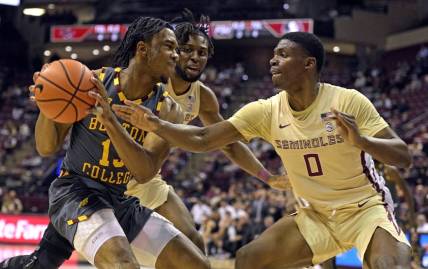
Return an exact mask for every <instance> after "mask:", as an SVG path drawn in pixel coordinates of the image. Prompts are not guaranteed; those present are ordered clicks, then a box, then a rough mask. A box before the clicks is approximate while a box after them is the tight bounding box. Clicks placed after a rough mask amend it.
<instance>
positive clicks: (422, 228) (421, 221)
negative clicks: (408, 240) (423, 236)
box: [416, 214, 428, 233]
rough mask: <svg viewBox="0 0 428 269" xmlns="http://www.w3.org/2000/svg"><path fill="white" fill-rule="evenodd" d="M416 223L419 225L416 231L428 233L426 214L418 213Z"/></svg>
mask: <svg viewBox="0 0 428 269" xmlns="http://www.w3.org/2000/svg"><path fill="white" fill-rule="evenodd" d="M416 224H417V226H418V227H417V229H416V232H418V233H428V222H427V219H426V217H425V214H418V216H417V217H416Z"/></svg>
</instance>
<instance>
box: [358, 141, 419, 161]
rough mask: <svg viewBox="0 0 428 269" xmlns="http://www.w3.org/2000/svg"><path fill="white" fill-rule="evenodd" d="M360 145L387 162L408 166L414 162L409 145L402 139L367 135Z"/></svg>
mask: <svg viewBox="0 0 428 269" xmlns="http://www.w3.org/2000/svg"><path fill="white" fill-rule="evenodd" d="M359 147H360V148H361V149H362V150H363V151H365V152H367V153H368V154H370V155H371V156H373V158H375V159H376V160H378V161H380V162H382V163H385V164H389V165H393V166H396V167H400V168H407V167H409V166H410V165H411V163H412V158H411V156H410V153H409V150H408V148H407V145H406V144H405V143H404V142H403V141H402V140H401V139H397V138H392V139H384V138H376V137H367V136H365V137H364V139H363V141H362V143H361V145H360V146H359Z"/></svg>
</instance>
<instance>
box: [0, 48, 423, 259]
mask: <svg viewBox="0 0 428 269" xmlns="http://www.w3.org/2000/svg"><path fill="white" fill-rule="evenodd" d="M347 72H348V73H347V75H340V74H338V72H337V70H336V71H334V72H333V71H331V70H329V69H328V66H327V69H326V71H325V72H324V75H323V76H322V81H325V82H333V83H337V82H340V85H341V86H344V87H348V88H355V89H357V90H359V91H361V92H362V93H364V94H365V95H366V96H367V97H368V98H370V100H371V101H372V102H373V103H374V105H375V106H376V108H377V109H378V111H379V112H380V113H381V114H382V116H383V117H384V118H385V119H386V120H387V121H388V122H389V124H390V125H391V126H392V127H393V128H394V129H395V130H396V131H397V132H398V134H399V135H400V136H401V137H402V138H403V139H404V140H405V141H406V142H407V143H408V145H409V149H410V150H411V152H412V155H413V167H412V168H411V169H408V170H406V171H401V173H402V176H403V177H404V178H405V179H406V180H407V182H408V183H409V185H410V188H411V192H412V193H413V195H414V196H413V198H414V202H415V205H416V211H417V218H416V221H417V225H418V227H417V229H418V232H424V233H425V232H428V222H427V214H428V182H427V180H428V171H427V167H428V158H427V156H428V130H427V128H428V110H426V109H425V108H426V107H427V105H428V49H427V48H425V47H423V48H422V49H421V50H420V51H419V53H418V55H417V57H416V59H414V60H413V61H410V62H400V63H398V64H396V65H395V66H394V67H392V68H389V69H387V68H381V67H379V68H371V69H368V70H347ZM0 73H1V71H0ZM348 74H349V75H348ZM201 79H202V80H203V81H204V83H206V84H207V85H208V86H210V87H211V88H212V89H213V90H214V92H215V93H216V95H217V97H218V99H219V103H220V106H221V112H222V114H223V115H224V116H225V117H228V116H230V115H231V114H232V113H233V112H234V111H236V110H237V109H238V108H239V107H241V106H242V105H243V104H245V103H248V102H250V101H253V100H256V99H257V98H264V97H268V96H271V95H273V94H274V93H275V90H274V88H273V85H272V83H271V80H270V77H265V78H261V79H256V80H255V79H251V78H249V76H248V75H247V74H246V72H245V69H244V67H243V66H242V65H241V64H236V65H234V66H231V67H229V68H222V69H221V70H220V69H216V68H214V67H208V68H207V70H206V71H205V73H204V75H203V76H202V77H201ZM1 87H2V83H1V75H0V90H1V91H0V95H1V96H0V178H1V180H0V188H1V189H0V195H1V199H0V201H1V205H0V206H1V208H2V213H20V212H26V213H46V212H47V204H48V200H47V188H48V187H49V184H50V182H51V181H52V180H53V179H54V178H55V175H56V171H57V166H58V159H60V158H61V157H62V156H63V154H64V150H62V151H61V152H60V153H59V154H58V155H57V156H54V157H50V158H41V157H40V156H39V155H38V154H37V152H36V151H35V145H34V135H33V130H34V125H35V121H36V118H37V113H38V110H37V108H36V106H35V105H34V104H32V102H31V101H30V100H29V98H28V91H27V88H26V86H25V85H18V84H16V85H15V84H13V85H9V86H8V87H6V88H5V87H3V89H1ZM196 124H200V123H198V122H196ZM249 147H250V148H251V150H252V151H253V152H254V153H255V155H256V157H257V158H259V159H260V160H261V161H262V163H263V164H264V165H265V166H266V167H267V168H268V169H269V170H271V171H272V172H274V173H281V172H283V170H282V169H283V168H282V166H281V161H280V159H279V158H278V157H277V156H276V153H275V152H274V150H273V148H272V147H271V146H270V145H269V144H267V143H265V142H263V141H261V140H255V141H252V142H251V143H250V144H249ZM162 174H163V176H164V177H165V178H166V180H167V181H168V182H169V183H170V184H171V185H173V186H174V187H175V189H176V191H177V193H178V194H179V195H180V196H181V197H182V198H183V200H184V202H185V204H186V205H187V206H188V208H189V210H190V211H191V214H192V215H193V218H194V220H195V222H196V225H197V227H198V229H199V231H200V232H201V234H202V235H203V237H204V239H205V243H206V248H207V250H208V253H209V254H210V255H216V256H220V257H233V256H234V254H235V252H236V250H237V249H238V248H239V247H241V246H242V245H244V244H246V243H248V242H249V241H251V240H253V239H254V238H256V237H257V236H258V235H259V234H260V233H261V232H263V231H264V230H265V229H266V228H267V227H269V226H270V225H272V224H273V223H274V222H275V221H276V220H278V219H279V218H281V217H282V216H284V215H287V214H291V213H293V212H294V211H295V201H294V197H293V195H292V193H288V192H278V191H274V190H271V189H269V188H268V187H267V186H266V185H264V184H263V183H261V182H259V181H258V180H256V179H254V178H251V177H250V176H248V175H247V174H246V173H245V172H243V171H242V170H240V169H239V168H238V167H237V166H236V165H234V164H232V163H231V162H230V161H229V160H228V159H227V158H226V157H225V156H224V155H223V154H222V153H221V152H212V153H208V154H191V153H188V152H185V151H182V150H179V149H175V150H174V151H173V153H172V154H171V155H170V157H169V159H168V160H167V161H166V163H165V164H164V166H163V169H162ZM396 193H397V196H398V197H397V198H398V199H397V200H398V201H396V202H397V208H398V209H399V214H398V217H399V218H400V222H401V223H402V224H403V225H405V224H408V222H409V220H408V219H406V218H408V214H407V213H406V210H407V205H405V203H404V200H405V199H404V197H403V195H404V194H403V191H402V190H400V189H398V190H397V191H396Z"/></svg>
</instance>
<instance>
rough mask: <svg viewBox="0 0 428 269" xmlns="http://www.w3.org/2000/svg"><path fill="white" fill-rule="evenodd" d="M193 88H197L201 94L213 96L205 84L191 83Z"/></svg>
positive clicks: (200, 82)
mask: <svg viewBox="0 0 428 269" xmlns="http://www.w3.org/2000/svg"><path fill="white" fill-rule="evenodd" d="M193 86H194V87H195V88H198V89H199V91H200V92H201V93H206V94H210V95H215V93H214V91H213V90H212V89H211V88H210V87H209V86H207V85H206V84H205V83H203V82H202V81H200V80H197V81H195V82H193Z"/></svg>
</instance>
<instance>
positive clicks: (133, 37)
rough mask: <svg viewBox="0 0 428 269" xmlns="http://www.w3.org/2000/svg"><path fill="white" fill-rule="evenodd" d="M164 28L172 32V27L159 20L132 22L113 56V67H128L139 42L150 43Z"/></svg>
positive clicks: (142, 19) (150, 19) (143, 18)
mask: <svg viewBox="0 0 428 269" xmlns="http://www.w3.org/2000/svg"><path fill="white" fill-rule="evenodd" d="M164 28H169V29H171V30H173V28H172V26H171V25H170V24H169V23H168V22H166V21H164V20H161V19H157V18H152V17H140V18H138V19H136V20H134V21H133V22H132V23H131V25H129V27H128V31H126V34H125V37H124V38H123V40H122V42H121V43H120V45H119V48H118V49H117V50H116V53H115V55H114V65H115V66H123V67H125V66H128V64H129V60H130V59H131V58H132V57H134V55H135V49H136V47H137V43H138V42H139V41H144V42H150V41H151V40H152V38H153V36H154V35H155V34H157V33H159V32H160V31H162V30H163V29H164Z"/></svg>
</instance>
